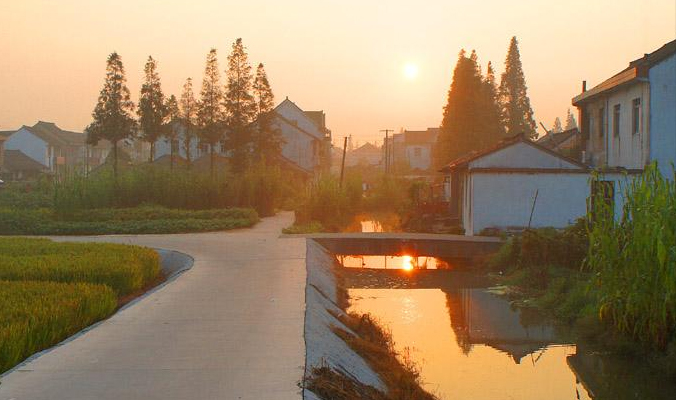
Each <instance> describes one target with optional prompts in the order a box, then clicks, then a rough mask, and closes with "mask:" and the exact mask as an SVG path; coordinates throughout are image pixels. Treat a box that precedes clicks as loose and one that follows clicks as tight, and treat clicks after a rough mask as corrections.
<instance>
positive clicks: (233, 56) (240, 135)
mask: <svg viewBox="0 0 676 400" xmlns="http://www.w3.org/2000/svg"><path fill="white" fill-rule="evenodd" d="M226 74H227V78H228V82H227V84H226V91H225V101H224V106H225V111H226V124H227V126H228V134H227V140H226V146H227V148H228V150H230V151H231V161H232V166H233V169H234V170H235V171H237V172H241V171H243V170H244V169H245V168H246V166H247V164H248V162H249V159H250V155H251V144H252V143H251V142H252V134H251V131H252V129H251V126H250V124H251V122H252V121H253V118H254V116H255V113H256V104H255V102H254V98H253V95H252V94H251V85H252V80H253V77H252V76H251V65H250V64H249V57H248V55H247V54H246V48H245V47H244V44H242V39H241V38H240V39H237V40H236V41H235V43H233V44H232V52H231V53H230V55H229V56H228V69H227V70H226Z"/></svg>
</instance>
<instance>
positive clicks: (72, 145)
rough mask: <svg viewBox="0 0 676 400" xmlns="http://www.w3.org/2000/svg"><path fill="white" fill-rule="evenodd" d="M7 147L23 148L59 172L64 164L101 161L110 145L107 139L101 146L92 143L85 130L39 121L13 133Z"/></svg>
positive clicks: (95, 163)
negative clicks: (78, 130)
mask: <svg viewBox="0 0 676 400" xmlns="http://www.w3.org/2000/svg"><path fill="white" fill-rule="evenodd" d="M5 148H6V149H7V150H20V151H21V152H22V153H23V154H25V155H26V156H28V157H30V158H31V159H33V160H34V161H37V162H39V163H40V164H42V165H44V166H46V167H47V168H48V169H49V171H51V172H56V171H57V170H58V169H60V168H64V167H79V168H85V167H92V166H96V165H99V164H101V163H102V162H103V161H104V160H105V157H106V155H107V154H108V151H109V148H110V146H109V145H108V144H107V142H104V141H102V142H101V143H99V144H98V145H97V146H88V145H86V135H85V134H84V133H81V132H71V131H66V130H63V129H61V128H59V127H58V126H56V124H54V123H53V122H44V121H39V122H38V123H36V124H35V125H33V126H26V125H24V126H22V127H21V128H19V129H18V130H16V131H15V132H13V133H11V134H9V135H8V136H7V140H6V141H5Z"/></svg>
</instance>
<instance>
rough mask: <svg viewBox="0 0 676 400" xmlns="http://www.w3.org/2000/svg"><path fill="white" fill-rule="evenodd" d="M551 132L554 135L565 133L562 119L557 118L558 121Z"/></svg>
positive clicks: (555, 121)
mask: <svg viewBox="0 0 676 400" xmlns="http://www.w3.org/2000/svg"><path fill="white" fill-rule="evenodd" d="M550 132H554V133H559V132H563V127H561V119H560V118H559V117H556V119H555V120H554V127H553V128H552V130H551V131H550Z"/></svg>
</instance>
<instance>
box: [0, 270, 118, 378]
mask: <svg viewBox="0 0 676 400" xmlns="http://www.w3.org/2000/svg"><path fill="white" fill-rule="evenodd" d="M0 265H2V264H0ZM116 307H117V299H116V297H115V293H114V292H113V290H111V289H110V288H109V287H107V286H105V285H95V284H88V283H55V282H8V281H2V280H0V373H2V372H4V371H7V370H8V369H10V368H11V367H13V366H14V365H16V364H18V363H19V362H21V361H22V360H24V359H25V358H26V357H28V356H30V355H31V354H34V353H36V352H38V351H40V350H43V349H45V348H47V347H50V346H52V345H54V344H56V343H58V342H60V341H61V340H63V339H65V338H67V337H68V336H70V335H72V334H74V333H76V332H78V331H80V330H82V329H83V328H85V327H87V326H89V325H91V324H92V323H94V322H96V321H99V320H101V319H103V318H105V317H107V316H109V315H110V314H111V313H112V312H113V311H114V310H115V308H116Z"/></svg>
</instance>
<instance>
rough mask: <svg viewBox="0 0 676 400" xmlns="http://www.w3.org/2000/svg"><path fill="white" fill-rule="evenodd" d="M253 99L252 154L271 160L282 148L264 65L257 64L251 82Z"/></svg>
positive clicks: (272, 97)
mask: <svg viewBox="0 0 676 400" xmlns="http://www.w3.org/2000/svg"><path fill="white" fill-rule="evenodd" d="M253 94H254V101H255V104H256V122H257V123H256V127H255V130H254V131H253V135H254V138H253V148H254V152H253V153H254V156H255V157H256V158H257V159H258V160H260V159H265V160H266V162H273V161H275V160H276V158H277V156H278V155H279V154H280V153H281V150H282V137H281V133H280V131H279V129H277V128H276V127H275V126H274V124H273V122H274V110H273V107H274V105H275V96H274V94H273V93H272V89H271V88H270V82H269V81H268V77H267V74H266V73H265V67H264V66H263V64H258V68H256V77H255V78H254V83H253Z"/></svg>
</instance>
